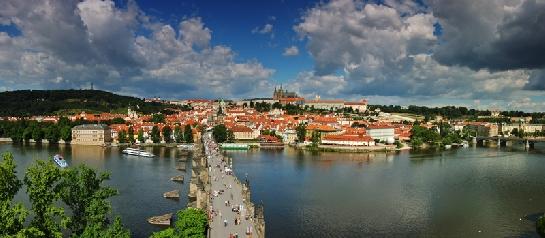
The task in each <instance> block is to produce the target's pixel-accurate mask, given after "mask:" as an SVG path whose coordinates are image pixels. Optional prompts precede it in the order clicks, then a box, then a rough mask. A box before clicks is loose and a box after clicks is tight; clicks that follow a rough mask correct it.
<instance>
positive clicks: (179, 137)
mask: <svg viewBox="0 0 545 238" xmlns="http://www.w3.org/2000/svg"><path fill="white" fill-rule="evenodd" d="M174 140H175V141H176V143H182V142H183V141H184V133H183V131H182V128H181V127H180V126H178V125H176V126H175V127H174Z"/></svg>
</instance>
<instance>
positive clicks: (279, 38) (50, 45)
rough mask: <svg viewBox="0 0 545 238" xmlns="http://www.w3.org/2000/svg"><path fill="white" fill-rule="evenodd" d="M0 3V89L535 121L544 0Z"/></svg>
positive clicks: (544, 103)
mask: <svg viewBox="0 0 545 238" xmlns="http://www.w3.org/2000/svg"><path fill="white" fill-rule="evenodd" d="M0 2H1V6H2V7H0V91H5V90H19V89H70V88H73V89H80V88H82V89H85V88H90V86H91V84H93V86H94V88H95V89H103V90H108V91H111V92H116V93H120V94H124V95H132V96H137V97H161V98H167V99H175V98H179V99H184V98H230V99H241V98H252V97H271V96H272V90H273V89H274V88H275V87H279V86H280V85H282V86H283V88H285V89H289V90H291V91H295V92H297V93H298V94H299V95H301V96H304V97H306V98H314V97H315V96H317V95H319V96H320V97H321V98H322V99H326V98H327V99H333V98H344V99H347V100H360V99H362V98H365V99H368V100H369V102H370V103H371V104H396V105H410V104H416V105H427V106H443V105H456V106H466V107H471V108H477V109H503V110H524V111H545V0H495V1H489V0H417V1H403V0H380V1H378V0H377V1H372V0H367V1H359V0H331V1H327V0H324V1H287V0H276V1H255V0H233V1H210V0H190V1H154V0H104V1H102V0H83V1H73V0H63V1H59V0H0Z"/></svg>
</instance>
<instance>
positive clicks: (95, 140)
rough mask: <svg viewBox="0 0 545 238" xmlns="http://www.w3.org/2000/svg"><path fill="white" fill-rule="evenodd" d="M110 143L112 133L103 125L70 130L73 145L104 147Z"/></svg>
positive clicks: (88, 125)
mask: <svg viewBox="0 0 545 238" xmlns="http://www.w3.org/2000/svg"><path fill="white" fill-rule="evenodd" d="M111 142H112V132H111V130H110V128H109V127H108V126H106V125H104V124H87V125H79V126H75V127H73V128H72V144H73V145H106V144H108V143H111Z"/></svg>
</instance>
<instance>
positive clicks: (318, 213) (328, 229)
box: [228, 147, 545, 237]
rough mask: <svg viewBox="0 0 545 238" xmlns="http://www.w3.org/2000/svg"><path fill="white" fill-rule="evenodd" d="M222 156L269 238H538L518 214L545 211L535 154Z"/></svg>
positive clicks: (544, 157) (541, 166)
mask: <svg viewBox="0 0 545 238" xmlns="http://www.w3.org/2000/svg"><path fill="white" fill-rule="evenodd" d="M228 154H229V155H230V156H231V157H233V158H234V162H233V163H234V167H235V172H236V173H237V176H239V178H240V179H245V178H246V176H247V177H248V179H249V181H250V186H251V191H252V200H253V201H256V202H262V203H263V204H264V208H265V220H266V234H267V237H392V236H394V237H537V233H535V226H534V223H533V222H531V221H528V220H526V219H524V218H523V217H524V216H526V215H529V214H535V213H538V212H543V211H544V210H545V203H544V202H545V176H543V175H544V172H545V154H544V153H543V151H542V150H540V149H539V148H537V149H536V150H533V151H530V152H525V151H524V149H523V148H522V147H520V149H516V148H515V149H505V148H502V149H497V148H495V149H494V148H460V149H456V150H450V151H444V152H429V151H428V152H410V153H409V152H400V153H394V154H389V155H386V154H384V153H380V154H345V153H320V154H313V153H308V152H302V151H296V150H294V149H291V148H286V149H285V150H279V151H274V150H270V151H266V150H261V151H259V150H255V151H248V152H245V151H231V152H228ZM521 218H522V220H521Z"/></svg>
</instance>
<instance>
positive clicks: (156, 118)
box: [151, 113, 165, 123]
mask: <svg viewBox="0 0 545 238" xmlns="http://www.w3.org/2000/svg"><path fill="white" fill-rule="evenodd" d="M151 121H152V122H154V123H165V115H163V114H161V113H156V114H153V115H151Z"/></svg>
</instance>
